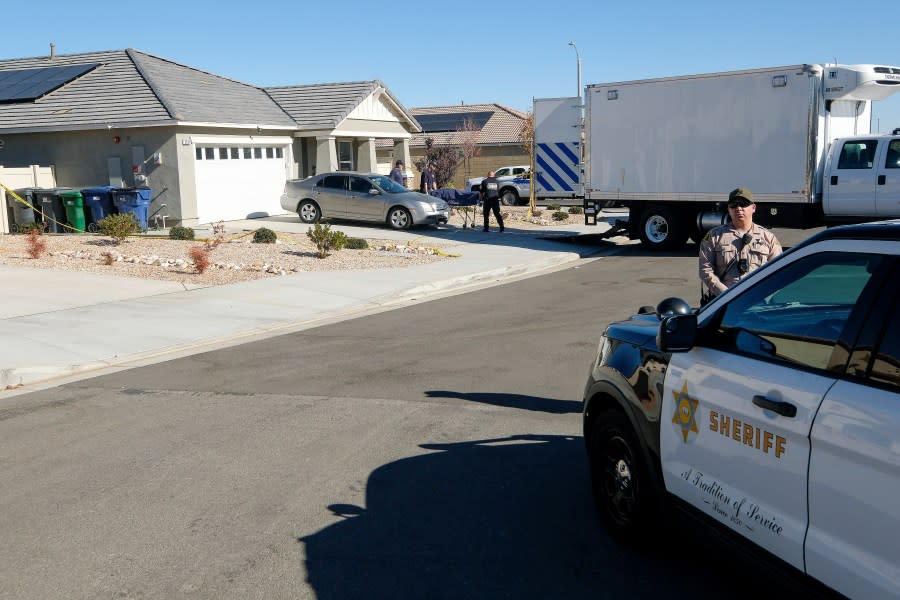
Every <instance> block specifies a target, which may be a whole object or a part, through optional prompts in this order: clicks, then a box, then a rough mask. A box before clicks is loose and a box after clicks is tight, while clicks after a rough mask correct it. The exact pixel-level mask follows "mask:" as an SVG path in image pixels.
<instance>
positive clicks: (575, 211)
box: [569, 206, 584, 215]
mask: <svg viewBox="0 0 900 600" xmlns="http://www.w3.org/2000/svg"><path fill="white" fill-rule="evenodd" d="M583 213H584V209H583V208H581V207H580V206H570V207H569V214H570V215H580V214H583Z"/></svg>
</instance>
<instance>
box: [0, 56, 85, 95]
mask: <svg viewBox="0 0 900 600" xmlns="http://www.w3.org/2000/svg"><path fill="white" fill-rule="evenodd" d="M99 66H100V63H92V64H88V65H66V66H63V67H39V68H36V69H16V70H13V71H0V104H9V103H13V102H27V101H29V100H37V99H38V98H41V97H43V96H46V95H47V94H49V93H50V92H52V91H53V90H56V89H59V88H61V87H62V86H64V85H65V84H67V83H69V82H70V81H72V80H74V79H76V78H78V77H81V76H82V75H84V74H85V73H87V72H88V71H92V70H93V69H95V68H97V67H99Z"/></svg>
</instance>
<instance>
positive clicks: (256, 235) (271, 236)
mask: <svg viewBox="0 0 900 600" xmlns="http://www.w3.org/2000/svg"><path fill="white" fill-rule="evenodd" d="M276 239H278V235H276V234H275V232H274V231H272V230H271V229H268V228H266V227H260V228H259V229H257V230H256V231H254V232H253V243H254V244H274V243H275V240H276Z"/></svg>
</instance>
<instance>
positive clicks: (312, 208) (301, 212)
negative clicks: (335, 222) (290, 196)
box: [297, 200, 322, 224]
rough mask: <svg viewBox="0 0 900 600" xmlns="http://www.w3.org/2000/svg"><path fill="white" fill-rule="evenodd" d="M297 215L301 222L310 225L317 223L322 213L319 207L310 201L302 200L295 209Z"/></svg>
mask: <svg viewBox="0 0 900 600" xmlns="http://www.w3.org/2000/svg"><path fill="white" fill-rule="evenodd" d="M297 215H298V216H299V217H300V220H301V221H302V222H304V223H307V224H312V223H318V222H319V219H321V218H322V211H321V210H319V205H318V204H316V203H315V202H313V201H312V200H304V201H303V202H301V203H300V206H298V207H297Z"/></svg>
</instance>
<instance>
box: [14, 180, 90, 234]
mask: <svg viewBox="0 0 900 600" xmlns="http://www.w3.org/2000/svg"><path fill="white" fill-rule="evenodd" d="M0 187H2V188H3V189H4V190H6V193H7V194H8V195H10V196H12V197H13V199H14V200H15V201H16V202H19V203H20V204H24V205H25V206H27V207H28V208H30V209H31V210H33V211H34V212H36V213H37V214H39V215H41V217H43V219H42V223H46V222H48V221H52V222H54V223H56V224H57V225H61V226H63V227H65V228H66V229H71V230H72V232H74V233H84V232H83V231H78V230H77V229H75V228H74V227H72V226H71V225H69V224H68V223H61V222H59V221H57V220H56V219H54V218H53V217H51V216H49V215H47V214H46V213H44V211H42V210H41V209H39V208H37V207H36V206H32V205H31V204H30V203H29V202H28V200H25V199H24V198H23V197H22V196H20V195H18V194H17V193H15V192H14V191H13V190H11V189H10V188H8V187H6V186H5V185H3V183H2V182H0Z"/></svg>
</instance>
